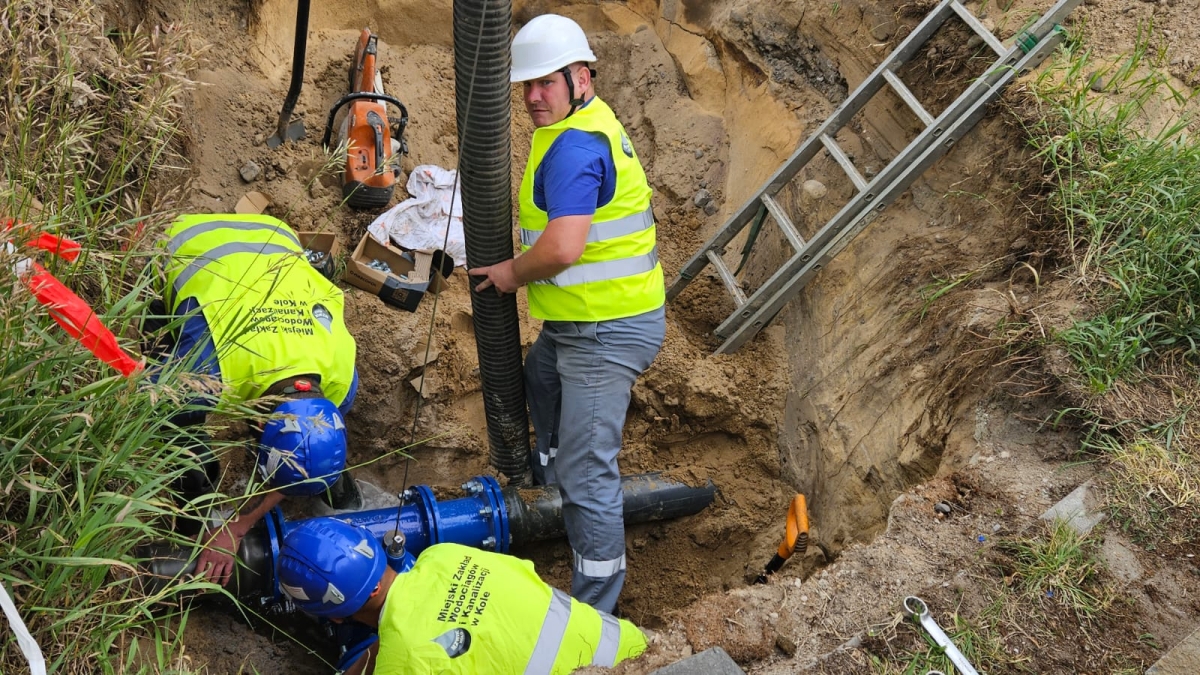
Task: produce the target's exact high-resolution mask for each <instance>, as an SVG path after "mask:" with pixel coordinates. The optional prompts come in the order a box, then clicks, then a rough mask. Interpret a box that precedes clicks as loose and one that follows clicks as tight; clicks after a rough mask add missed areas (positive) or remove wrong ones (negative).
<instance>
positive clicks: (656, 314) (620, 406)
mask: <svg viewBox="0 0 1200 675" xmlns="http://www.w3.org/2000/svg"><path fill="white" fill-rule="evenodd" d="M665 333H666V319H665V309H664V308H663V307H660V308H658V309H655V310H652V311H649V312H646V313H645V314H639V315H637V316H631V317H628V318H624V319H613V320H610V321H600V322H595V323H585V322H573V321H546V322H545V323H544V324H543V325H542V334H541V335H540V336H538V339H537V341H536V342H534V344H533V347H531V348H530V349H529V354H528V356H526V357H525V388H526V393H527V395H528V398H529V412H530V417H531V418H532V421H533V429H534V432H535V434H536V435H537V443H536V444H535V446H534V448H533V457H532V460H533V462H532V463H533V476H534V480H535V482H537V483H539V484H543V485H545V484H555V483H557V484H558V486H559V490H561V492H562V500H563V520H564V521H565V524H566V528H567V539H568V540H569V541H570V543H571V551H572V553H573V554H574V565H573V567H572V569H573V572H574V573H573V574H572V576H571V595H572V596H574V597H575V599H577V600H580V601H582V602H586V603H588V604H589V605H591V606H593V607H595V608H596V609H598V610H601V611H603V612H609V613H612V612H613V610H614V609H615V608H616V605H617V597H618V596H619V595H620V594H621V587H622V586H624V585H625V521H624V517H623V516H624V514H623V509H624V500H623V493H622V492H621V472H620V469H618V468H617V453H619V452H620V451H621V432H622V430H623V428H624V426H625V413H626V412H627V411H628V410H629V395H630V390H631V389H632V388H633V383H634V381H635V380H636V379H637V377H638V375H641V374H642V372H643V371H645V370H646V369H647V368H649V367H650V363H651V362H652V361H654V357H655V356H656V355H657V354H658V350H659V348H661V347H662V342H663V337H664V335H665Z"/></svg>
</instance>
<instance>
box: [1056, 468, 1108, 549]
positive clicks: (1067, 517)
mask: <svg viewBox="0 0 1200 675" xmlns="http://www.w3.org/2000/svg"><path fill="white" fill-rule="evenodd" d="M1093 487H1094V483H1093V482H1092V481H1090V480H1089V481H1087V482H1085V483H1084V484H1083V485H1080V486H1079V487H1077V488H1075V489H1074V490H1072V491H1071V494H1069V495H1067V496H1066V497H1063V498H1062V501H1060V502H1059V503H1057V504H1055V505H1054V506H1051V507H1050V509H1049V510H1047V511H1046V512H1045V513H1043V514H1042V520H1044V521H1046V522H1048V523H1053V522H1054V521H1056V520H1062V521H1064V522H1066V523H1067V525H1069V526H1070V527H1071V529H1073V530H1075V532H1077V533H1078V534H1079V536H1081V537H1082V536H1083V535H1085V534H1087V533H1088V532H1091V531H1092V528H1093V527H1095V526H1097V525H1099V524H1100V523H1101V522H1102V521H1103V520H1104V519H1105V518H1107V517H1108V514H1106V513H1104V511H1103V510H1102V504H1101V503H1100V499H1099V497H1098V496H1097V495H1096V492H1095V490H1094V489H1093Z"/></svg>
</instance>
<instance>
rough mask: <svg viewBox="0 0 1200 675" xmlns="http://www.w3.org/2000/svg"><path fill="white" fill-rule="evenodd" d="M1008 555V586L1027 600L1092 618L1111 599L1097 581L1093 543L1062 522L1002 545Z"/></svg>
mask: <svg viewBox="0 0 1200 675" xmlns="http://www.w3.org/2000/svg"><path fill="white" fill-rule="evenodd" d="M1000 548H1001V550H1003V551H1005V552H1007V553H1008V554H1009V555H1011V556H1012V561H1013V570H1012V583H1013V585H1014V586H1015V587H1016V588H1018V589H1019V590H1020V591H1021V592H1022V593H1024V594H1025V595H1026V596H1027V597H1028V598H1030V599H1032V600H1034V601H1036V602H1041V603H1057V604H1060V605H1063V606H1065V607H1067V608H1068V609H1070V610H1071V611H1072V612H1074V613H1075V615H1076V616H1078V617H1080V618H1093V617H1095V616H1097V615H1098V614H1100V613H1101V612H1103V611H1104V610H1105V609H1106V608H1107V607H1108V606H1109V605H1110V604H1111V603H1112V600H1113V597H1112V594H1111V592H1110V591H1109V590H1108V588H1107V587H1106V586H1105V585H1104V583H1103V582H1102V580H1101V571H1102V566H1101V564H1100V562H1099V561H1098V559H1097V557H1096V550H1095V548H1096V547H1095V544H1094V542H1092V541H1091V540H1090V539H1088V538H1087V537H1083V536H1080V535H1079V534H1077V533H1076V532H1075V530H1073V529H1071V527H1070V526H1069V525H1067V524H1066V523H1064V522H1062V521H1055V522H1054V523H1053V524H1050V525H1048V526H1047V528H1046V532H1045V533H1044V534H1042V535H1040V536H1036V537H1032V538H1028V539H1018V540H1012V541H1006V542H1002V543H1001V546H1000Z"/></svg>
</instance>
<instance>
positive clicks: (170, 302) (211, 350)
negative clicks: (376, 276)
mask: <svg viewBox="0 0 1200 675" xmlns="http://www.w3.org/2000/svg"><path fill="white" fill-rule="evenodd" d="M164 246H165V248H166V253H167V254H168V256H169V257H168V258H167V260H166V262H165V265H164V271H165V279H164V282H165V283H164V288H163V300H164V303H163V305H164V306H163V307H162V308H161V309H160V310H159V311H158V313H159V314H160V315H162V316H160V320H161V319H162V318H164V317H168V316H169V317H174V321H173V322H172V323H173V324H174V325H176V326H177V327H178V328H177V331H176V334H175V335H172V336H169V337H168V340H169V341H172V342H173V343H174V344H173V346H172V348H171V351H170V353H169V354H167V356H166V359H165V360H170V361H179V362H181V363H182V364H183V367H185V368H187V369H189V370H191V371H193V372H197V373H203V374H207V375H210V376H212V377H214V378H216V379H219V380H220V382H221V385H222V387H221V392H220V395H219V399H218V400H217V401H212V402H205V404H204V405H200V406H195V407H194V408H193V409H192V410H189V411H185V413H184V414H181V415H179V416H177V418H176V419H174V420H173V421H174V422H176V423H177V424H180V425H185V424H197V423H202V422H203V421H204V419H205V415H206V413H207V412H209V411H211V410H213V409H214V404H215V405H216V407H218V408H219V407H223V406H245V405H248V406H259V407H261V408H262V410H263V412H264V413H268V414H269V416H268V417H267V419H266V420H265V422H264V423H263V424H262V426H261V427H260V428H259V429H258V430H257V432H258V434H257V436H258V437H257V439H256V440H257V441H258V442H257V444H256V455H257V464H258V468H259V470H260V472H261V473H262V475H263V479H264V481H265V482H266V484H267V486H268V487H269V488H271V491H267V492H260V493H258V494H255V495H252V496H251V497H250V498H248V499H247V500H246V501H245V502H244V503H242V504H241V505H240V508H239V512H238V513H237V514H235V515H234V517H232V518H231V519H230V520H229V521H228V522H226V523H224V524H223V525H221V526H218V527H214V528H211V529H209V530H208V531H207V533H206V534H205V535H204V537H203V540H202V541H203V544H204V549H203V551H202V552H201V554H200V557H199V560H198V561H197V564H196V572H197V574H200V575H205V576H207V577H209V578H210V579H212V580H214V581H216V582H217V583H220V584H225V583H227V582H228V581H229V579H230V578H231V577H232V575H233V573H234V558H233V555H232V554H233V553H234V552H236V551H237V548H238V544H239V542H240V541H241V539H242V537H243V536H245V534H246V532H247V531H248V530H249V529H250V527H251V526H253V525H254V524H255V523H256V522H258V521H259V520H260V519H261V518H262V516H263V514H265V513H266V512H267V511H269V510H270V509H272V508H274V507H275V506H276V505H277V504H279V503H280V502H281V501H282V500H283V498H284V497H285V496H306V495H312V496H316V495H322V496H324V497H325V498H326V500H327V501H328V503H329V505H330V506H332V507H333V508H348V507H354V506H357V505H358V503H359V502H360V501H361V497H360V495H359V492H358V488H357V485H356V484H355V482H354V479H353V478H352V477H351V476H349V475H348V474H347V473H345V472H344V471H343V469H344V468H345V464H346V425H345V421H344V415H345V413H346V412H347V411H348V410H349V409H350V406H351V404H352V403H353V401H354V397H355V393H356V391H357V389H358V375H357V373H356V371H355V368H354V358H355V351H356V347H355V342H354V338H353V337H351V335H350V332H349V331H348V330H347V329H346V324H345V322H344V321H343V318H342V307H343V296H342V291H341V290H340V289H338V287H337V286H335V285H334V284H333V283H332V282H330V281H329V280H328V279H326V278H325V277H324V276H322V274H321V273H320V272H318V271H317V270H316V269H314V268H313V267H312V266H311V265H310V264H309V262H308V260H306V258H305V250H304V247H303V246H301V244H300V240H299V238H298V237H297V235H296V233H295V232H293V231H292V229H291V228H290V227H288V225H287V224H286V223H284V222H283V221H281V220H278V219H277V218H272V217H271V216H266V215H242V214H209V215H186V216H181V217H180V218H179V219H178V220H176V221H175V222H174V223H173V224H172V225H171V227H170V228H169V229H168V231H167V239H166V241H165V243H164ZM148 323H149V322H148ZM260 402H264V403H265V404H266V405H260ZM268 406H269V408H268ZM201 445H204V444H203V443H201ZM196 454H197V457H198V460H199V461H198V465H199V466H198V468H195V469H191V470H189V472H188V474H185V476H184V477H183V480H181V481H180V482H178V484H177V485H176V486H175V487H176V492H177V493H178V494H180V495H182V496H183V497H184V498H185V499H187V500H194V499H196V498H197V497H200V496H202V495H206V494H209V493H211V492H213V483H215V482H216V480H217V478H218V471H217V469H218V464H217V459H216V457H215V456H213V454H212V452H211V451H210V450H208V449H207V448H205V447H201V448H199V449H198V451H197V453H196Z"/></svg>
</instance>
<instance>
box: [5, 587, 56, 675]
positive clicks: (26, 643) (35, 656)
mask: <svg viewBox="0 0 1200 675" xmlns="http://www.w3.org/2000/svg"><path fill="white" fill-rule="evenodd" d="M0 609H3V610H4V616H5V617H7V618H8V627H9V628H10V629H12V632H13V634H14V635H16V636H17V646H18V647H20V648H21V653H22V654H24V655H25V660H26V661H28V662H29V672H30V674H31V675H46V659H45V658H44V657H43V656H42V650H41V648H40V647H38V643H37V641H36V640H34V639H33V636H32V635H30V634H29V629H28V628H26V627H25V622H24V621H22V620H21V613H20V612H18V611H17V606H16V605H14V604H13V601H12V598H9V597H8V591H6V590H5V589H4V584H0Z"/></svg>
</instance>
